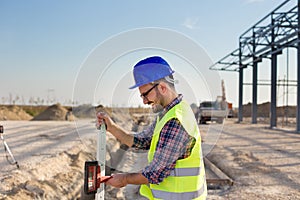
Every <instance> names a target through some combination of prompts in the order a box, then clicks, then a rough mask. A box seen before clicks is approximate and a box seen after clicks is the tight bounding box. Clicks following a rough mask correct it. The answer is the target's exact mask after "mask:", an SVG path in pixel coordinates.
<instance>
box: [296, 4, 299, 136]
mask: <svg viewBox="0 0 300 200" xmlns="http://www.w3.org/2000/svg"><path fill="white" fill-rule="evenodd" d="M299 17H300V0H298V40H299V39H300V33H299V30H300V20H299V19H300V18H299ZM297 47H298V48H297V111H296V112H297V113H296V126H297V127H296V131H297V132H298V133H300V43H299V42H298V44H297Z"/></svg>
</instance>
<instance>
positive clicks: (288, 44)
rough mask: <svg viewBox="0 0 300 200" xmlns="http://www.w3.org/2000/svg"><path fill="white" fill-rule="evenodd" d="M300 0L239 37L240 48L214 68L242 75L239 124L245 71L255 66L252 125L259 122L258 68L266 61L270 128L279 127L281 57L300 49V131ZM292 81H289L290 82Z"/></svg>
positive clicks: (299, 66)
mask: <svg viewBox="0 0 300 200" xmlns="http://www.w3.org/2000/svg"><path fill="white" fill-rule="evenodd" d="M299 8H300V0H298V1H297V2H294V1H292V0H286V1H284V2H283V3H282V4H280V5H279V6H278V7H276V8H275V9H274V10H273V11H272V12H270V13H269V14H268V15H266V16H265V17H264V18H262V19H261V20H260V21H258V22H257V23H256V24H255V25H253V26H252V27H250V28H249V29H248V30H246V31H245V32H244V33H243V34H242V35H241V36H240V37H239V48H237V49H235V50H234V51H232V52H231V53H229V54H228V55H226V56H225V57H223V58H222V59H220V60H219V61H218V62H216V63H215V64H213V65H212V66H210V69H211V70H221V71H235V72H238V73H239V112H238V121H239V122H241V121H243V85H244V83H243V82H244V81H243V78H244V70H245V69H246V68H248V67H252V74H253V77H252V109H251V111H252V123H257V86H258V80H257V67H258V63H260V62H263V59H270V60H271V77H270V78H271V108H270V127H271V128H272V127H276V125H277V117H276V100H277V94H276V93H277V89H276V87H277V56H278V55H280V54H282V51H283V49H286V48H296V49H297V82H296V87H297V109H296V112H297V113H296V131H297V132H300V79H299V78H300V33H299V30H300V29H299V27H300V21H299V20H298V19H299V16H300V9H299ZM287 81H289V80H287Z"/></svg>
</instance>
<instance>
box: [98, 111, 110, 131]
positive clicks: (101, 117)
mask: <svg viewBox="0 0 300 200" xmlns="http://www.w3.org/2000/svg"><path fill="white" fill-rule="evenodd" d="M96 117H97V119H96V120H97V121H96V127H97V128H98V129H99V128H100V126H101V125H102V124H103V123H105V126H106V130H107V131H109V130H111V129H112V126H113V125H114V124H115V123H114V121H113V120H112V119H111V118H110V117H109V116H108V114H106V113H105V112H98V113H97V115H96Z"/></svg>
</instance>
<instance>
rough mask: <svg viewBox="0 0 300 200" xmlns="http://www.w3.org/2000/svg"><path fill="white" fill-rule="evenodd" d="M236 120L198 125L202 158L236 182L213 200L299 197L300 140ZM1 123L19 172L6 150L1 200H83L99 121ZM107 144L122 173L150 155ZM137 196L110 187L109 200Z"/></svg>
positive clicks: (0, 157)
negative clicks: (87, 165)
mask: <svg viewBox="0 0 300 200" xmlns="http://www.w3.org/2000/svg"><path fill="white" fill-rule="evenodd" d="M235 121H236V119H228V120H226V121H225V124H224V125H219V124H215V123H213V124H207V125H201V126H200V130H201V133H202V137H203V141H204V143H203V153H204V155H205V156H206V157H207V158H209V159H210V161H211V162H213V163H214V164H215V165H216V166H218V167H219V168H220V169H221V170H222V171H223V172H225V173H226V174H227V175H228V176H229V177H230V178H232V179H233V181H234V184H233V186H231V187H230V186H224V187H220V188H217V189H215V190H209V196H208V199H300V189H299V188H300V134H297V133H293V132H291V131H286V130H280V129H275V130H274V129H273V130H271V129H269V128H268V125H267V124H256V125H252V124H249V123H241V124H237V123H235ZM125 122H126V121H125ZM1 124H2V125H3V126H4V128H5V134H4V137H5V139H6V142H7V143H8V144H9V147H10V148H11V150H12V152H13V155H14V156H15V158H16V160H17V161H18V162H19V165H20V169H17V168H16V166H15V165H10V164H8V163H7V161H6V158H5V152H4V150H3V147H2V146H0V166H1V170H0V180H1V185H0V199H79V198H80V193H81V186H82V183H83V176H82V172H83V166H84V162H85V161H86V160H93V159H94V154H95V153H94V152H95V147H96V144H95V142H94V139H95V135H96V133H97V130H95V126H94V122H93V120H80V121H77V125H75V124H74V122H63V121H55V122H53V121H51V122H50V121H3V122H2V123H1ZM107 141H108V147H109V154H108V157H107V160H108V163H109V164H110V165H113V166H116V165H118V166H117V167H116V168H117V170H119V171H136V170H140V169H141V167H142V165H144V164H145V161H143V160H142V158H143V157H145V154H144V153H141V152H134V151H125V150H122V151H120V145H119V144H118V143H117V142H116V141H115V140H114V139H113V138H112V137H111V136H110V135H108V138H107ZM0 145H2V144H0ZM137 190H138V188H137V187H135V186H132V185H130V186H128V187H126V188H123V189H121V190H117V189H113V188H109V187H107V191H106V194H107V195H106V199H137V198H138V195H137Z"/></svg>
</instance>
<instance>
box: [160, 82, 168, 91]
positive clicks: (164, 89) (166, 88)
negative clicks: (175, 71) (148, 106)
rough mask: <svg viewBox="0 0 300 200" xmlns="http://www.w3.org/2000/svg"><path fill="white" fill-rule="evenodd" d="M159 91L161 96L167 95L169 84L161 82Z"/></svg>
mask: <svg viewBox="0 0 300 200" xmlns="http://www.w3.org/2000/svg"><path fill="white" fill-rule="evenodd" d="M158 89H159V90H160V92H161V94H165V93H166V92H167V90H168V87H167V84H166V83H164V82H160V84H159V85H158Z"/></svg>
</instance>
